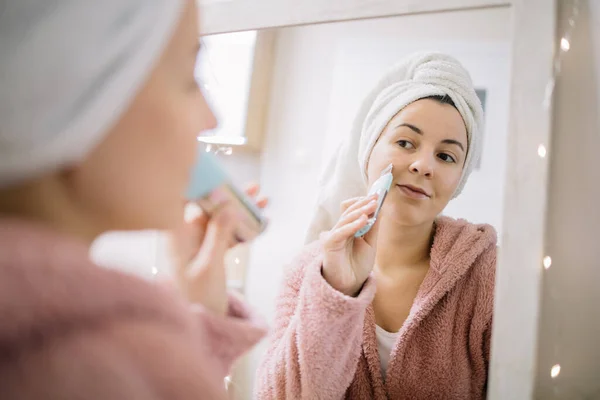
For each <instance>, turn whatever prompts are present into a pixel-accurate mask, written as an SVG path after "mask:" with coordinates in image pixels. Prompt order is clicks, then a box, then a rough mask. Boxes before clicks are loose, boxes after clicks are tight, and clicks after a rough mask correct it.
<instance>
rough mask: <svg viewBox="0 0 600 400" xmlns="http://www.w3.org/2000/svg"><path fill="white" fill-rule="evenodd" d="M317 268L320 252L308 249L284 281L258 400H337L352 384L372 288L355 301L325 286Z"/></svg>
mask: <svg viewBox="0 0 600 400" xmlns="http://www.w3.org/2000/svg"><path fill="white" fill-rule="evenodd" d="M321 265H322V256H321V254H320V251H319V246H317V245H312V246H310V247H309V248H308V249H307V250H306V251H305V252H304V253H303V254H302V255H301V256H300V257H299V258H298V259H297V260H296V262H295V263H293V265H292V268H291V269H290V272H289V273H288V274H287V276H286V279H285V281H284V286H283V290H282V292H281V293H280V295H279V297H278V299H277V304H276V316H275V326H274V332H273V334H272V337H271V339H270V345H269V349H268V351H267V354H266V356H265V358H264V360H263V361H262V363H261V366H260V367H259V369H258V374H257V384H256V393H257V396H256V397H257V399H259V400H270V399H273V400H284V399H315V398H319V399H332V400H333V399H335V400H339V399H341V398H343V396H344V394H345V392H346V390H347V388H348V386H349V385H350V383H351V382H352V379H353V377H354V374H355V370H356V366H357V363H358V358H359V356H360V352H361V344H362V336H363V334H362V333H363V324H364V315H365V310H366V308H367V306H368V305H369V304H370V303H371V301H372V299H373V296H374V294H375V285H374V282H373V281H372V279H371V278H369V279H368V280H367V282H366V283H365V285H364V287H363V288H362V290H361V292H360V293H359V294H358V296H356V297H349V296H346V295H344V294H342V293H341V292H338V291H337V290H335V289H333V288H332V287H331V286H330V285H329V284H328V283H327V282H326V281H325V279H324V278H323V276H322V275H321Z"/></svg>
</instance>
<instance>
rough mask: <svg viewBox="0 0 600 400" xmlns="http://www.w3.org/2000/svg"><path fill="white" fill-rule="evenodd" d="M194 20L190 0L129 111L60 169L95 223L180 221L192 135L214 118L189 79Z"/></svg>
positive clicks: (125, 225)
mask: <svg viewBox="0 0 600 400" xmlns="http://www.w3.org/2000/svg"><path fill="white" fill-rule="evenodd" d="M197 21H198V13H197V10H196V6H195V2H194V1H193V0H189V1H188V4H187V6H186V9H185V12H184V15H183V16H182V18H181V21H180V22H179V25H178V27H177V28H176V30H175V32H174V35H173V37H172V39H171V41H170V43H169V44H168V46H167V48H166V49H165V51H164V53H163V54H162V57H161V58H160V60H158V62H157V64H156V65H155V67H154V69H153V71H152V73H151V75H150V77H149V79H148V80H147V82H146V84H145V85H144V87H143V88H142V89H141V90H140V92H139V93H138V94H137V96H136V98H135V100H134V101H133V103H132V104H131V105H130V108H129V109H128V111H127V112H126V113H125V114H124V115H123V116H122V118H121V119H120V121H118V123H117V124H116V125H115V126H114V127H113V128H112V130H111V131H110V133H109V134H108V135H107V136H106V139H105V140H104V141H103V142H102V143H101V144H100V145H99V146H97V147H96V149H95V150H94V151H93V152H92V153H91V154H90V155H89V157H88V158H87V159H86V160H85V161H84V162H83V163H82V164H79V165H77V166H76V167H74V168H72V169H70V170H69V171H67V172H66V173H65V175H66V177H67V179H68V182H69V184H68V186H69V191H70V195H71V196H72V198H74V199H75V202H74V203H75V204H77V205H78V206H79V207H81V208H82V210H80V211H82V212H84V213H85V214H86V215H88V216H90V217H91V218H93V222H94V223H96V224H97V225H98V228H99V229H98V230H99V231H105V230H113V229H124V230H125V229H169V228H173V227H175V226H176V225H177V224H179V223H180V222H181V221H182V218H183V207H184V201H183V194H184V193H185V189H186V186H187V183H188V180H189V177H190V170H191V168H192V166H193V164H194V162H195V159H196V156H197V149H198V142H197V135H198V134H199V133H200V132H202V131H204V130H208V129H213V128H214V127H215V126H216V121H215V117H214V115H213V114H212V112H211V110H210V109H209V107H208V105H207V103H206V101H205V99H204V96H203V94H202V93H201V91H200V90H199V88H198V85H197V83H196V80H195V79H194V68H195V65H196V56H197V54H198V44H199V28H198V23H197Z"/></svg>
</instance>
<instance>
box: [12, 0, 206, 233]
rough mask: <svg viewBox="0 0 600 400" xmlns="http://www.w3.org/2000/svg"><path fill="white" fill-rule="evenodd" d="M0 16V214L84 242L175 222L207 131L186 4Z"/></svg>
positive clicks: (33, 2) (21, 7)
mask: <svg viewBox="0 0 600 400" xmlns="http://www.w3.org/2000/svg"><path fill="white" fill-rule="evenodd" d="M0 7H2V8H1V10H0V54H1V55H2V59H1V62H0V87H1V88H2V90H1V91H0V213H8V214H18V215H22V214H28V215H27V216H34V217H35V218H37V219H44V220H45V221H51V222H53V223H54V222H58V223H61V224H64V223H70V224H71V225H78V232H77V233H79V232H80V231H86V233H85V234H86V235H87V236H88V237H93V236H94V235H97V234H99V233H102V232H103V231H106V230H135V229H169V228H172V227H173V225H174V224H176V223H179V221H180V220H181V213H182V207H183V205H182V203H183V194H184V193H185V188H186V186H187V183H188V179H189V173H190V170H191V168H192V166H193V164H194V162H195V161H196V157H197V150H198V146H197V139H196V138H197V135H198V134H199V133H200V132H201V131H203V130H205V129H210V128H211V126H212V125H213V124H214V116H212V114H211V112H210V110H209V109H208V106H207V104H206V101H205V100H204V98H203V96H202V93H201V91H200V90H199V88H198V86H197V82H196V80H195V76H194V72H195V64H196V57H197V54H198V46H199V39H198V37H199V29H198V14H197V10H196V7H195V2H194V1H193V0H106V1H92V2H90V1H71V0H47V1H46V0H8V1H4V2H2V6H0ZM50 178H51V179H50ZM41 198H45V199H46V200H45V201H41V200H40V201H37V202H36V200H35V199H41ZM142 200H143V201H142ZM49 203H52V204H53V207H54V208H55V209H50V205H49ZM58 215H60V216H61V220H60V221H56V218H55V217H56V216H58ZM73 221H76V224H73V223H72V222H73ZM66 230H71V231H75V229H66Z"/></svg>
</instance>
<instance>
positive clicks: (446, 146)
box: [367, 99, 467, 226]
mask: <svg viewBox="0 0 600 400" xmlns="http://www.w3.org/2000/svg"><path fill="white" fill-rule="evenodd" d="M466 151H467V130H466V127H465V124H464V122H463V119H462V117H461V115H460V113H459V112H458V111H457V110H456V109H455V108H454V107H453V106H451V105H449V104H442V103H440V102H438V101H437V100H434V99H422V100H419V101H416V102H414V103H412V104H410V105H408V106H407V107H406V108H404V109H403V110H402V111H400V112H399V113H398V114H397V115H396V116H395V117H394V118H392V120H391V121H390V122H389V124H388V125H387V127H386V128H385V129H384V131H383V133H382V135H381V137H380V138H379V140H378V142H377V143H376V144H375V147H374V148H373V152H372V153H371V158H370V159H369V163H368V171H367V173H368V179H369V184H373V182H375V180H377V178H379V176H380V174H381V171H383V170H384V169H385V168H386V167H387V166H388V165H389V164H390V163H391V164H393V166H394V169H393V175H394V183H393V185H392V188H391V189H390V192H389V194H388V197H387V199H386V201H385V203H384V207H383V209H382V216H383V218H385V219H388V220H390V219H391V220H393V221H395V222H396V223H399V224H401V225H404V226H416V225H421V224H425V223H431V222H433V220H434V219H435V218H436V217H437V216H438V215H439V214H440V213H441V212H442V210H443V209H444V208H445V207H446V204H448V202H449V201H450V199H451V198H452V195H453V194H454V191H455V190H456V188H457V186H458V183H459V181H460V178H461V175H462V171H463V166H464V163H465V158H466V155H467V152H466Z"/></svg>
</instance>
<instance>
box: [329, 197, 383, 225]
mask: <svg viewBox="0 0 600 400" xmlns="http://www.w3.org/2000/svg"><path fill="white" fill-rule="evenodd" d="M376 208H377V200H371V201H370V202H368V203H367V204H365V205H363V206H362V207H360V208H358V209H356V210H354V211H350V210H348V212H347V213H346V214H344V215H342V217H341V218H340V220H339V221H338V223H337V224H336V225H335V227H334V229H337V228H340V227H342V226H345V225H348V224H350V223H352V222H354V221H356V220H357V219H358V218H360V216H361V215H365V216H369V215H371V214H373V213H374V212H375V209H376Z"/></svg>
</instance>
